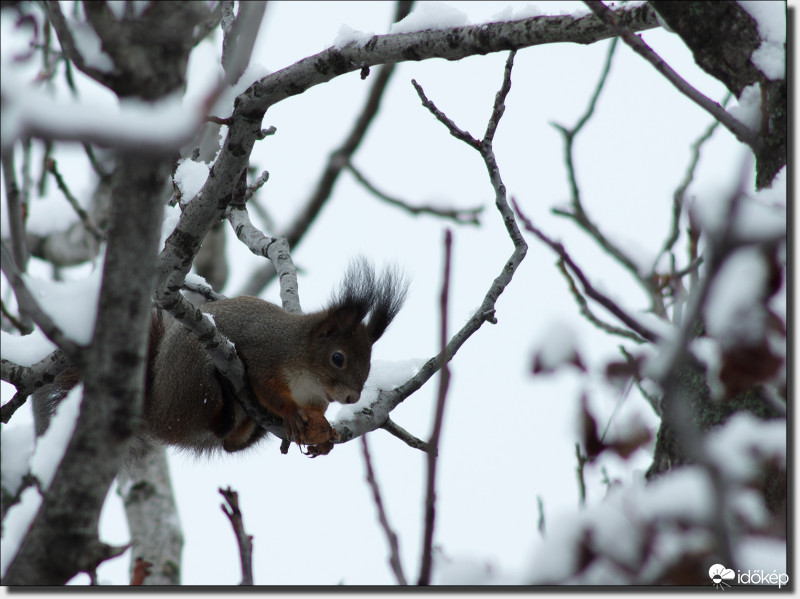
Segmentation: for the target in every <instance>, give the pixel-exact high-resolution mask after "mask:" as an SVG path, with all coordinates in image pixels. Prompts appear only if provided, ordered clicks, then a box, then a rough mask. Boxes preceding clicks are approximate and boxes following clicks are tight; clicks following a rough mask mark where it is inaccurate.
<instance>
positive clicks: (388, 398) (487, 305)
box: [334, 52, 528, 441]
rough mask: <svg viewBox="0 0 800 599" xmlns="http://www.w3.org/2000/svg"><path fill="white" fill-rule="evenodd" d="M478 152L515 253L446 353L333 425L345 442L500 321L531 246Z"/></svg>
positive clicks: (487, 151)
mask: <svg viewBox="0 0 800 599" xmlns="http://www.w3.org/2000/svg"><path fill="white" fill-rule="evenodd" d="M513 62H514V52H510V53H509V56H508V59H507V60H506V69H505V71H504V80H503V84H502V86H501V92H500V93H498V95H497V97H496V99H495V106H494V108H493V111H492V118H493V119H495V120H499V119H500V117H501V116H502V110H501V109H498V107H497V105H498V102H500V103H502V101H503V100H504V98H505V94H507V93H508V88H509V86H510V81H511V79H510V77H511V65H513ZM415 88H416V89H417V93H418V94H419V95H420V99H421V100H422V101H423V105H426V106H430V107H431V108H432V109H433V110H432V112H433V113H434V115H435V114H437V113H438V114H442V116H444V115H443V113H441V111H439V110H438V108H436V106H435V105H434V104H433V103H432V102H431V101H430V100H428V98H427V97H426V96H425V93H424V91H423V90H422V87H421V86H419V85H417V86H415ZM429 110H430V108H429ZM434 111H435V112H434ZM444 118H447V117H444ZM448 120H449V119H448ZM451 123H452V121H451ZM487 129H488V127H487ZM462 133H463V132H462ZM459 135H461V134H459ZM465 136H466V134H463V135H461V137H465ZM477 150H478V152H480V154H481V157H482V158H483V161H484V164H485V165H486V170H487V172H488V174H489V181H490V182H491V184H492V188H493V189H494V192H495V206H496V208H497V211H498V212H499V213H500V216H501V217H502V219H503V224H504V225H505V227H506V232H507V233H508V236H509V238H510V239H511V242H512V243H513V244H514V250H513V252H512V253H511V256H510V257H509V258H508V260H506V262H505V264H503V268H502V270H501V271H500V274H499V275H498V276H497V277H496V278H495V279H494V281H492V284H491V286H490V287H489V290H488V291H487V292H486V295H485V296H484V298H483V301H482V302H481V305H480V306H479V307H478V309H477V310H476V311H475V313H474V314H473V315H472V317H471V318H470V319H469V320H468V321H467V322H466V323H465V324H464V326H462V327H461V329H460V330H459V331H458V332H457V333H456V334H455V335H453V337H452V338H451V339H450V341H449V342H448V343H447V346H446V347H445V349H444V351H443V353H441V354H439V355H437V356H434V357H432V358H431V359H429V360H428V361H427V362H426V363H425V364H424V365H423V366H422V368H420V369H419V371H417V373H416V374H415V375H414V376H413V377H411V378H410V379H409V380H408V381H406V382H405V383H403V384H402V385H400V386H399V387H395V388H394V389H391V390H381V391H380V393H378V398H377V399H376V400H375V401H374V402H373V403H372V404H370V405H369V406H368V407H367V408H365V409H364V410H362V411H361V412H359V418H358V421H356V420H355V419H353V418H350V419H348V420H347V421H346V422H341V423H339V422H337V424H336V425H334V428H336V430H337V431H338V432H339V433H340V435H341V437H342V441H347V440H349V439H352V438H354V437H356V436H358V435H362V434H364V433H366V432H368V431H370V430H374V429H375V428H378V427H380V426H381V425H382V424H383V423H384V422H386V419H387V418H388V417H389V413H390V412H391V411H392V410H393V409H394V408H395V407H397V406H398V405H399V404H400V403H401V402H402V401H403V400H404V399H405V398H406V397H408V396H409V395H411V394H412V393H414V392H415V391H416V390H417V389H419V388H420V387H422V385H424V384H425V383H426V382H427V381H428V379H430V378H431V377H432V376H433V375H434V374H436V372H438V370H439V368H440V367H441V364H442V363H443V362H449V361H450V360H452V359H453V356H455V355H456V353H457V352H458V350H459V348H460V347H461V346H462V345H463V344H464V343H465V342H466V341H467V339H469V338H470V337H471V336H472V335H473V334H474V333H475V332H476V331H477V330H478V329H480V328H481V326H482V325H483V323H484V322H491V323H492V324H495V323H496V322H497V320H496V318H495V304H496V302H497V298H499V297H500V295H501V294H502V293H503V291H504V290H505V288H506V287H507V286H508V285H509V283H511V279H512V278H513V277H514V273H515V272H516V270H517V268H518V267H519V265H520V263H521V262H522V260H523V259H524V258H525V254H526V253H527V251H528V244H527V243H525V239H524V238H523V237H522V233H521V232H520V230H519V227H518V226H517V221H516V219H515V218H514V212H513V211H512V210H511V208H510V207H509V205H508V200H507V198H506V187H505V184H504V183H503V179H502V177H501V176H500V169H499V167H498V166H497V161H496V160H495V156H494V150H493V149H492V145H491V143H484V142H480V143H479V147H478V148H477Z"/></svg>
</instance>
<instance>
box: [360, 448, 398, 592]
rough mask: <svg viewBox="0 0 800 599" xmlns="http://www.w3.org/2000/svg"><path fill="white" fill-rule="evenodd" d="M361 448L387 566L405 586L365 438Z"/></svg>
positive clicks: (393, 535)
mask: <svg viewBox="0 0 800 599" xmlns="http://www.w3.org/2000/svg"><path fill="white" fill-rule="evenodd" d="M361 448H362V450H363V453H364V466H365V468H366V470H367V482H368V483H369V486H370V489H372V498H373V499H374V500H375V507H376V509H377V510H378V521H379V522H380V524H381V528H382V529H383V532H384V534H385V535H386V541H387V542H388V543H389V566H390V567H391V569H392V572H393V573H394V577H395V578H396V579H397V584H400V585H403V586H406V585H407V584H408V581H407V580H406V575H405V574H404V573H403V564H402V563H401V562H400V546H399V544H398V541H397V534H396V533H395V532H394V530H393V529H392V527H391V525H390V524H389V519H388V518H387V516H386V510H385V509H384V507H383V499H382V498H381V490H380V487H378V481H377V480H376V479H375V472H374V471H373V469H372V459H371V458H370V455H369V447H368V445H367V436H366V435H364V436H363V437H361Z"/></svg>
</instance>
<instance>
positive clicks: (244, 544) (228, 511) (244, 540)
mask: <svg viewBox="0 0 800 599" xmlns="http://www.w3.org/2000/svg"><path fill="white" fill-rule="evenodd" d="M219 493H220V495H222V496H223V497H224V498H225V501H226V502H227V503H228V506H226V505H225V504H224V503H223V504H220V507H221V508H222V511H223V512H224V514H225V515H226V516H227V517H228V520H230V523H231V526H232V527H233V534H234V535H236V543H237V544H238V546H239V558H240V562H241V566H242V582H240V583H239V584H240V585H242V586H252V585H253V537H252V535H248V534H247V533H246V532H245V530H244V520H243V519H242V512H241V510H240V509H239V493H237V492H236V491H234V490H233V489H231V488H230V487H228V488H227V489H222V488H220V489H219Z"/></svg>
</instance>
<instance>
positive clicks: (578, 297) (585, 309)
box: [558, 259, 645, 343]
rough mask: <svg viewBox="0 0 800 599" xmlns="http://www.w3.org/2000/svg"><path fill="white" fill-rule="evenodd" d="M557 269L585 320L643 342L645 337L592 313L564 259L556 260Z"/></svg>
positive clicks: (604, 329)
mask: <svg viewBox="0 0 800 599" xmlns="http://www.w3.org/2000/svg"><path fill="white" fill-rule="evenodd" d="M558 270H559V271H561V274H562V275H564V278H565V279H567V283H568V284H569V290H570V291H571V292H572V297H574V298H575V301H576V302H578V306H579V307H580V310H581V314H583V316H584V317H585V318H586V320H588V321H589V322H591V323H592V324H593V325H595V326H596V327H597V328H599V329H601V330H603V331H605V332H606V333H610V334H612V335H619V336H620V337H626V338H628V339H632V340H633V341H635V342H636V343H645V339H643V338H642V337H641V336H639V335H637V334H636V333H634V332H632V331H629V330H627V329H621V328H619V327H615V326H614V325H611V324H608V323H607V322H604V321H602V320H600V319H599V318H598V317H597V316H596V315H595V314H594V312H592V310H591V308H589V302H587V301H586V298H585V297H584V296H583V294H582V293H581V292H580V291H579V290H578V287H577V285H575V280H574V279H573V278H572V275H571V274H569V271H568V270H567V267H566V265H565V264H564V260H562V259H560V260H559V261H558Z"/></svg>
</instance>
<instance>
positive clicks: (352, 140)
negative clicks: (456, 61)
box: [243, 1, 413, 295]
mask: <svg viewBox="0 0 800 599" xmlns="http://www.w3.org/2000/svg"><path fill="white" fill-rule="evenodd" d="M412 4H413V3H412V2H406V1H401V2H398V3H397V8H396V11H395V14H394V16H393V21H394V22H397V21H400V20H401V19H403V18H405V17H406V16H407V15H408V13H409V12H410V11H411V5H412ZM395 62H396V61H385V64H383V65H381V67H380V68H379V69H378V72H377V73H376V74H375V75H371V77H372V78H373V81H372V85H371V87H370V89H369V93H368V94H367V97H366V100H365V101H364V105H363V107H362V108H361V112H360V113H359V115H358V118H357V119H356V121H355V123H353V127H352V129H351V130H350V132H349V133H348V135H347V137H346V138H345V139H344V141H343V142H342V144H341V145H340V146H339V147H338V148H336V149H335V150H334V151H333V152H331V154H330V156H329V157H328V163H327V164H326V165H325V168H324V169H323V170H322V173H321V174H320V176H319V179H318V180H317V182H316V185H315V186H314V188H313V189H314V191H313V192H312V194H311V197H309V198H308V200H307V201H306V203H305V205H304V207H303V208H302V209H301V210H300V211H299V212H298V213H297V216H296V217H295V219H294V220H293V221H292V223H291V224H290V225H289V226H288V227H287V228H286V229H285V230H284V231H283V235H284V236H285V237H286V240H287V242H288V244H289V246H290V247H292V248H296V247H297V246H298V245H299V244H300V242H301V241H302V239H303V237H304V236H305V234H306V233H307V232H308V230H309V229H310V227H311V223H313V222H314V219H315V218H316V217H317V215H318V214H319V213H320V211H321V210H322V208H323V206H325V203H326V202H327V201H328V199H329V198H330V197H331V195H332V192H333V188H334V186H335V185H336V181H337V180H338V179H339V175H341V173H342V169H343V168H344V166H345V162H346V161H347V160H349V159H350V158H351V157H352V156H354V155H355V153H356V151H357V150H358V148H359V146H360V145H361V142H362V141H363V140H364V138H365V137H366V134H367V131H368V130H369V127H370V125H371V124H372V122H373V121H374V120H375V116H376V115H377V114H378V109H379V108H380V104H381V99H382V98H383V95H384V93H385V92H386V90H387V89H388V86H389V81H390V79H391V77H392V73H394V69H395ZM275 274H276V273H275V271H274V269H272V268H270V267H269V265H265V266H264V268H261V269H259V270H258V271H256V272H255V273H253V276H252V277H251V279H250V281H248V283H247V285H246V286H245V287H244V289H243V293H244V294H246V295H258V293H259V292H260V291H261V289H263V288H264V287H265V286H266V285H267V284H268V283H269V282H270V281H271V280H272V278H273V277H274V276H275Z"/></svg>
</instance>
